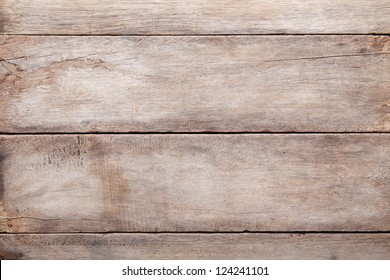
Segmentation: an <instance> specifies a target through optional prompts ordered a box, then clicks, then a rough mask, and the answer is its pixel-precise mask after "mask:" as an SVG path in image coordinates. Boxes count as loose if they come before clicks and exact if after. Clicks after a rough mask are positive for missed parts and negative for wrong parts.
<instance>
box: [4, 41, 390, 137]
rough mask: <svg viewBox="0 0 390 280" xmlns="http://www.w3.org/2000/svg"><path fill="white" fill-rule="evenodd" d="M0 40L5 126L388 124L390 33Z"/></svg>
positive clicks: (117, 128)
mask: <svg viewBox="0 0 390 280" xmlns="http://www.w3.org/2000/svg"><path fill="white" fill-rule="evenodd" d="M0 41H1V42H0V43H1V46H0V57H1V59H2V61H1V64H0V81H1V84H0V131H1V132H94V131H100V132H132V131H140V132H145V131H152V132H153V131H178V132H189V131H192V132H194V131H195V132H196V131H220V132H232V131H239V132H240V131H254V132H258V131H277V132H285V131H299V132H307V131H320V132H324V131H326V132H343V131H355V132H360V131H364V132H367V131H368V132H372V131H390V95H389V92H390V71H389V69H390V55H389V54H390V39H389V37H387V36H233V37H224V36H223V37H222V36H220V37H207V36H204V37H191V36H185V37H181V36H176V37H170V36H168V37H142V36H141V37H138V36H136V37H48V36H43V37H41V36H34V37H25V36H2V37H0Z"/></svg>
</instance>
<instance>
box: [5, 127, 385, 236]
mask: <svg viewBox="0 0 390 280" xmlns="http://www.w3.org/2000/svg"><path fill="white" fill-rule="evenodd" d="M0 139H1V142H0V143H1V146H0V152H1V154H2V157H3V159H2V163H1V168H2V169H1V175H2V181H3V188H2V190H3V191H2V201H1V205H0V206H1V210H0V211H1V223H0V230H1V231H2V232H20V233H23V232H25V233H26V232H36V233H47V232H113V231H116V232H118V231H120V232H198V231H202V232H232V231H234V232H242V231H389V230H390V185H389V182H390V180H389V178H390V161H389V160H388V158H389V156H390V145H389V141H390V134H362V135H360V134H353V135H346V134H343V135H326V134H320V135H316V134H311V135H301V134H290V135H284V134H283V135H274V134H268V135H266V134H259V135H253V134H240V135H99V136H97V135H84V136H78V135H60V136H57V135H52V136H50V135H40V136H2V137H1V138H0Z"/></svg>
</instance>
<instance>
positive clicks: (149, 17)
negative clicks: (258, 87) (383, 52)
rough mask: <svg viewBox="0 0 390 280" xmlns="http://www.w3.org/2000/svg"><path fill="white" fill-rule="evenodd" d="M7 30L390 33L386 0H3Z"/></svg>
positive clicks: (0, 27)
mask: <svg viewBox="0 0 390 280" xmlns="http://www.w3.org/2000/svg"><path fill="white" fill-rule="evenodd" d="M0 13H1V14H0V19H1V21H0V32H2V33H12V34H275V33H278V34H282V33H301V34H303V33H323V34H328V33H360V34H362V33H365V34H367V33H382V34H388V33H390V17H389V14H390V1H389V0H359V1H350V0H297V1H293V2H292V1H284V0H246V1H234V0H224V1H208V0H192V1H180V0H154V1H150V0H149V1H126V0H117V1H107V0H83V1H71V0H68V1H66V0H51V1H31V0H2V1H1V4H0Z"/></svg>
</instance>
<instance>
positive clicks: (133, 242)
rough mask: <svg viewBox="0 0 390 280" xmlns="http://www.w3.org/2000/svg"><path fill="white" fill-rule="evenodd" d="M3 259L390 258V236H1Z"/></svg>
mask: <svg viewBox="0 0 390 280" xmlns="http://www.w3.org/2000/svg"><path fill="white" fill-rule="evenodd" d="M0 257H1V258H3V259H332V260H334V259H365V260H367V259H376V260H377V259H386V260H389V259H390V235H389V234H258V233H251V234H104V235H101V234H82V235H80V234H75V235H73V234H71V235H70V234H50V235H46V234H38V235H36V234H32V235H24V234H21V235H7V234H6V235H0Z"/></svg>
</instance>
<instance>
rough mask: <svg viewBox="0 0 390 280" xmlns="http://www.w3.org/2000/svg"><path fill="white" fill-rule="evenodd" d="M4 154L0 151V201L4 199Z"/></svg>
mask: <svg viewBox="0 0 390 280" xmlns="http://www.w3.org/2000/svg"><path fill="white" fill-rule="evenodd" d="M5 158H6V156H5V154H4V153H2V152H1V151H0V201H2V200H3V198H4V161H5Z"/></svg>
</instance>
